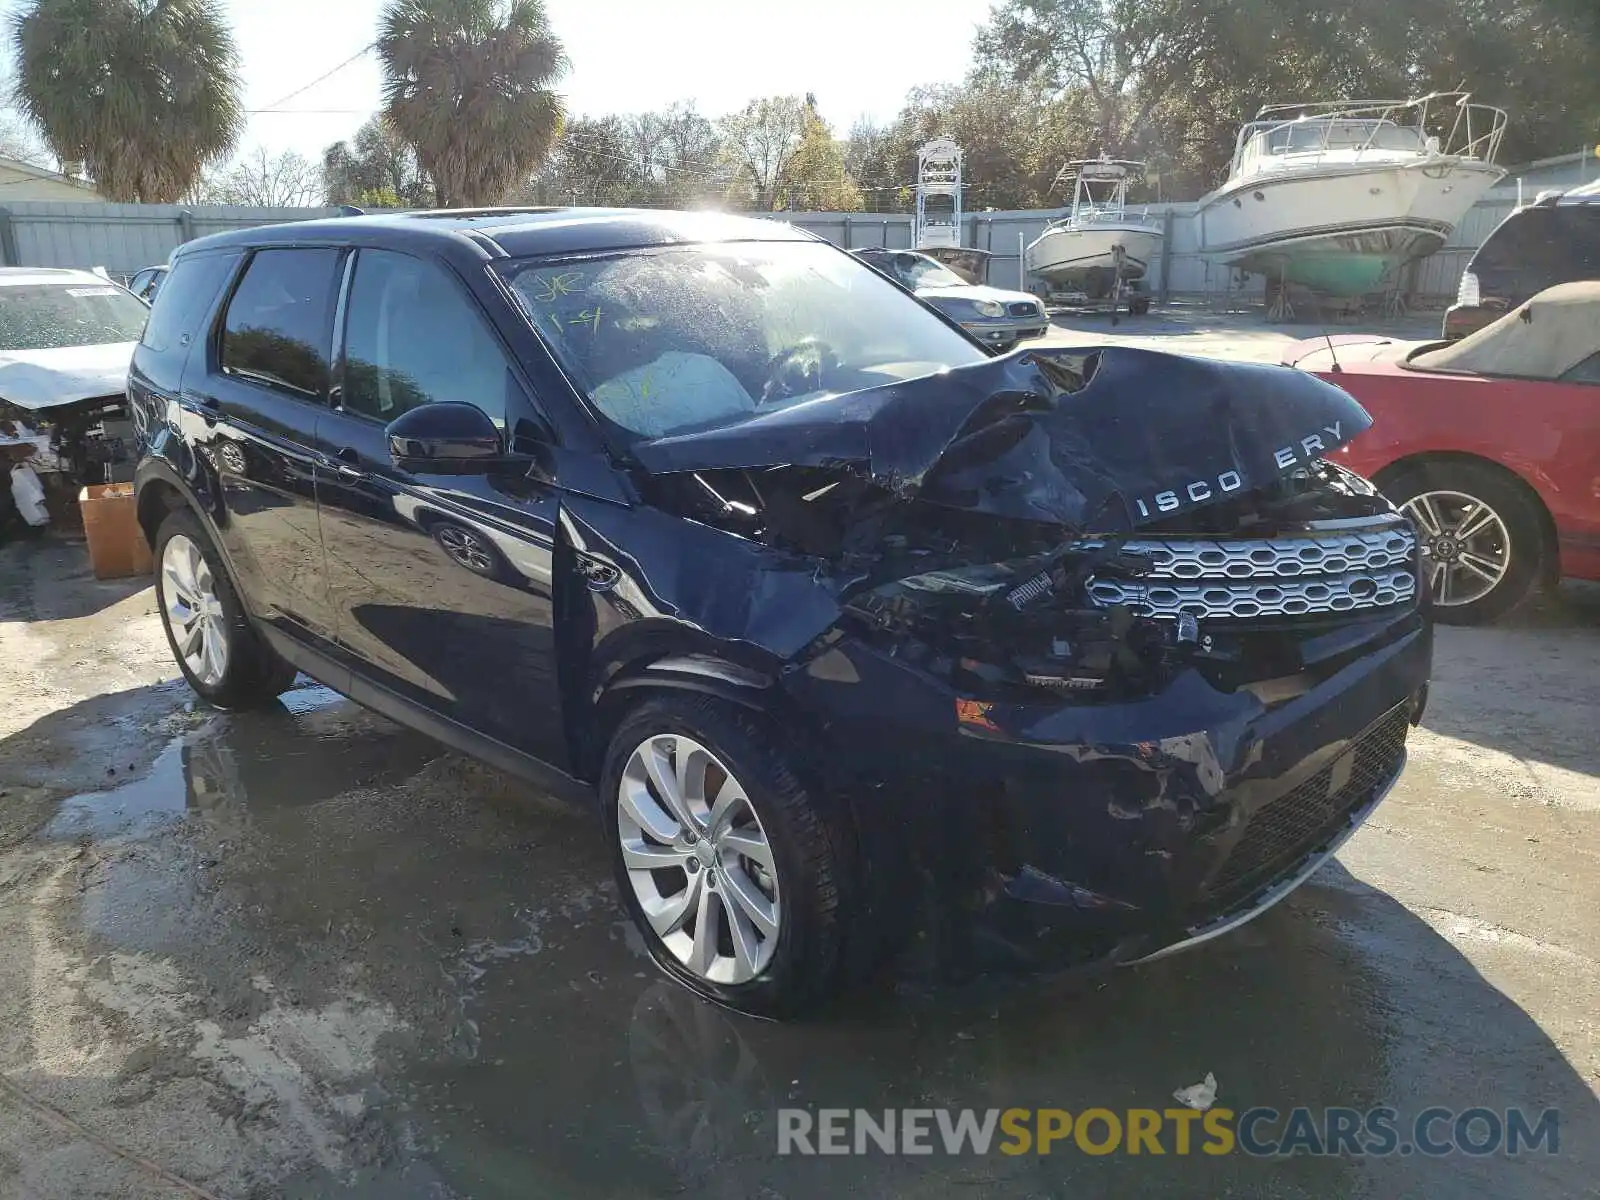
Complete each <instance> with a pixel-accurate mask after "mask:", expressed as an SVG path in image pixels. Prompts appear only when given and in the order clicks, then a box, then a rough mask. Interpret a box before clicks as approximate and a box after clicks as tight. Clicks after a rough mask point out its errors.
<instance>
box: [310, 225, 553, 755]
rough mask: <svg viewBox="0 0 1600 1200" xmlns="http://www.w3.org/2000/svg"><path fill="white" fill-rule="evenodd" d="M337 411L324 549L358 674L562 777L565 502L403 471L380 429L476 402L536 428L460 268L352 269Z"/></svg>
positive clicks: (403, 259)
mask: <svg viewBox="0 0 1600 1200" xmlns="http://www.w3.org/2000/svg"><path fill="white" fill-rule="evenodd" d="M345 311H346V317H345V325H344V330H343V342H342V356H341V359H342V366H341V368H340V375H341V378H340V381H339V386H338V388H337V390H336V394H335V396H334V403H333V406H332V408H331V410H330V411H329V412H327V413H326V414H325V415H324V416H323V419H322V422H321V424H320V425H319V426H318V442H319V448H320V450H321V452H322V458H321V463H320V465H319V467H318V471H317V498H318V501H319V504H320V513H321V525H322V539H323V545H324V547H325V549H326V552H327V560H328V579H329V589H330V594H331V596H332V601H333V606H334V609H335V612H336V614H337V620H338V638H339V643H340V646H341V648H342V649H343V650H344V652H345V654H346V655H347V656H348V659H349V661H350V662H351V665H352V667H353V668H354V669H355V670H356V671H357V672H358V673H360V674H363V675H365V676H366V677H367V678H369V679H370V680H372V681H373V682H375V683H377V684H379V685H380V686H383V687H385V688H387V689H389V690H391V691H393V692H395V693H398V694H399V695H400V696H401V697H403V698H404V699H407V700H410V701H412V702H413V703H416V704H420V705H423V706H425V707H427V708H429V709H432V710H433V711H435V712H437V713H439V714H440V715H442V716H444V717H447V718H449V719H450V720H453V721H456V722H458V723H459V724H461V725H464V726H466V727H468V728H469V729H472V730H474V731H476V732H478V733H481V734H486V735H488V736H490V737H492V738H494V739H495V740H497V741H500V742H502V743H504V744H506V745H508V746H511V747H513V748H515V749H517V750H520V751H523V752H525V753H529V754H532V755H534V756H535V757H537V758H540V759H543V760H544V761H546V762H549V763H551V764H552V765H554V766H557V767H565V765H566V761H565V760H566V753H565V738H564V734H563V729H562V721H561V705H560V694H559V690H558V687H557V682H556V676H555V652H554V646H553V640H552V639H553V614H552V579H551V572H552V558H553V547H554V537H555V525H556V518H557V511H558V501H557V497H556V493H555V492H554V490H553V489H551V488H549V487H546V486H544V485H542V484H539V483H536V482H533V481H530V480H528V479H527V478H525V477H523V476H519V475H517V474H515V473H513V472H508V473H506V474H503V475H435V474H424V473H412V472H408V471H402V470H400V469H399V468H398V467H396V466H395V464H394V461H393V460H392V459H391V458H390V456H389V447H388V438H387V436H386V434H385V433H384V427H385V426H386V425H387V424H388V423H389V422H390V421H392V420H394V419H395V418H396V417H398V416H399V415H400V414H401V413H403V412H405V411H406V410H408V409H411V408H415V407H417V406H418V405H422V404H430V403H434V402H437V401H447V400H454V401H465V402H467V403H470V404H475V405H477V406H478V407H479V408H481V409H483V410H484V411H485V412H486V413H488V414H489V416H490V418H491V419H492V420H493V421H494V422H495V424H496V425H498V426H499V427H500V428H501V429H502V430H505V429H507V428H508V427H511V426H515V425H517V424H518V422H519V421H522V422H523V423H524V424H525V423H526V421H527V420H529V419H532V418H533V417H534V413H533V411H532V406H531V404H530V402H529V400H528V399H527V396H528V393H527V391H526V390H525V388H524V387H523V384H522V382H521V380H520V378H519V373H518V372H517V371H516V370H515V369H514V368H513V367H512V365H511V361H510V358H509V356H508V355H507V354H506V353H505V351H504V349H503V348H502V346H501V344H500V341H499V339H498V337H497V336H496V335H495V334H494V332H493V330H492V329H491V327H490V325H489V323H488V321H487V320H486V319H485V317H484V315H483V314H482V312H481V311H480V310H479V309H478V307H477V303H476V301H475V300H473V299H472V297H471V296H470V295H469V293H468V292H467V291H466V289H465V287H464V286H463V285H462V284H461V282H460V281H459V280H458V279H456V278H455V276H454V275H453V274H452V273H451V272H450V270H449V269H448V268H446V267H445V266H443V265H442V264H440V263H437V262H434V261H432V260H428V259H422V258H415V257H412V256H410V255H406V254H399V253H394V252H391V251H387V250H361V251H359V252H358V253H357V257H356V261H355V264H354V270H353V272H352V274H351V279H350V284H349V290H348V294H347V298H346V302H345Z"/></svg>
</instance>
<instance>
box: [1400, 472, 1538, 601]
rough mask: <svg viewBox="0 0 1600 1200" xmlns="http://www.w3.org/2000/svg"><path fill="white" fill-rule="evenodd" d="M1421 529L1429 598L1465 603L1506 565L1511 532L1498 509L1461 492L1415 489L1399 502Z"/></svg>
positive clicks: (1489, 586) (1491, 585) (1479, 595)
mask: <svg viewBox="0 0 1600 1200" xmlns="http://www.w3.org/2000/svg"><path fill="white" fill-rule="evenodd" d="M1400 511H1401V512H1403V513H1405V514H1406V515H1407V516H1408V517H1410V518H1411V519H1412V521H1413V522H1415V523H1416V526H1417V531H1418V533H1419V534H1420V535H1421V539H1422V544H1421V547H1420V549H1421V554H1422V569H1423V573H1424V574H1425V575H1426V576H1427V579H1428V584H1429V587H1430V588H1431V590H1432V592H1433V602H1434V603H1435V604H1438V605H1440V606H1442V607H1445V608H1454V607H1457V606H1459V605H1464V604H1471V603H1473V602H1474V601H1476V600H1481V599H1483V598H1484V597H1485V596H1487V595H1488V594H1489V593H1490V592H1492V591H1494V589H1495V588H1497V587H1499V586H1500V584H1501V582H1503V581H1504V579H1505V577H1506V572H1507V571H1509V570H1510V569H1511V532H1510V530H1509V529H1508V528H1507V527H1506V523H1505V521H1504V520H1503V519H1502V518H1501V516H1500V514H1499V513H1497V512H1495V510H1494V509H1492V508H1490V507H1489V506H1488V505H1487V504H1485V503H1484V502H1483V501H1482V500H1479V499H1478V498H1477V497H1476V496H1469V495H1467V494H1466V493H1465V492H1450V491H1429V492H1421V493H1418V494H1417V495H1415V496H1413V497H1412V498H1411V499H1410V500H1407V501H1406V502H1405V503H1404V504H1402V505H1401V506H1400Z"/></svg>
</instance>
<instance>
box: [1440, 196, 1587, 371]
mask: <svg viewBox="0 0 1600 1200" xmlns="http://www.w3.org/2000/svg"><path fill="white" fill-rule="evenodd" d="M1586 279H1600V185H1593V184H1591V185H1590V186H1589V187H1587V188H1575V189H1574V190H1572V191H1570V192H1567V193H1565V194H1562V193H1551V194H1549V195H1546V196H1540V197H1539V199H1538V200H1536V201H1535V202H1534V203H1532V204H1530V205H1528V206H1527V207H1525V208H1519V209H1517V210H1516V211H1514V212H1512V213H1511V214H1510V215H1509V216H1507V217H1506V219H1505V220H1503V221H1501V222H1500V224H1498V225H1496V226H1495V227H1494V229H1493V231H1492V232H1491V233H1490V234H1489V236H1488V237H1487V238H1485V239H1484V241H1483V244H1482V245H1481V246H1479V247H1478V249H1477V250H1476V251H1475V252H1474V253H1473V255H1472V261H1471V262H1469V263H1468V264H1467V269H1466V270H1465V271H1464V272H1462V275H1461V286H1460V288H1459V289H1458V290H1457V293H1456V302H1455V303H1454V304H1452V305H1451V306H1450V307H1449V308H1448V309H1446V310H1445V314H1444V333H1443V337H1444V338H1445V340H1446V341H1454V340H1455V339H1456V338H1461V337H1466V336H1467V335H1468V334H1471V333H1476V332H1477V331H1478V330H1480V329H1482V328H1483V327H1484V326H1485V325H1490V324H1493V323H1494V322H1495V321H1498V320H1499V319H1500V318H1501V317H1503V316H1505V315H1506V314H1507V313H1508V312H1510V311H1511V310H1512V309H1514V308H1516V307H1517V306H1518V305H1520V304H1526V303H1527V302H1528V301H1529V300H1532V299H1533V298H1534V297H1535V296H1537V295H1538V294H1539V293H1540V292H1542V291H1544V290H1545V289H1546V288H1552V287H1555V286H1556V285H1557V284H1561V283H1577V282H1580V281H1582V280H1586Z"/></svg>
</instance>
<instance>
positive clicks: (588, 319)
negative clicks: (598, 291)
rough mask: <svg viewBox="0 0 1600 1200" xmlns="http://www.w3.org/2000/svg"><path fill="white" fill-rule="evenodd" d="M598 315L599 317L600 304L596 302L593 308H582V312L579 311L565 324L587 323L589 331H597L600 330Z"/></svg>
mask: <svg viewBox="0 0 1600 1200" xmlns="http://www.w3.org/2000/svg"><path fill="white" fill-rule="evenodd" d="M600 317H601V311H600V306H599V305H598V304H596V305H595V306H594V307H593V308H587V309H584V311H583V312H581V313H579V314H578V315H577V316H575V317H573V318H572V319H571V320H569V321H568V322H567V324H568V325H587V326H588V327H589V332H590V333H599V332H600Z"/></svg>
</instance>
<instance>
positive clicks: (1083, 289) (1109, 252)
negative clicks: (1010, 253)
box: [1023, 155, 1162, 312]
mask: <svg viewBox="0 0 1600 1200" xmlns="http://www.w3.org/2000/svg"><path fill="white" fill-rule="evenodd" d="M1143 173H1144V164H1143V163H1141V162H1132V161H1129V160H1126V159H1113V158H1108V157H1106V156H1104V155H1102V156H1101V157H1099V158H1091V159H1082V160H1079V161H1077V162H1070V163H1068V164H1067V165H1066V166H1064V167H1062V168H1061V172H1060V174H1058V175H1057V176H1056V182H1057V183H1058V184H1064V183H1067V182H1071V183H1072V185H1073V188H1072V209H1071V211H1070V212H1069V213H1068V214H1067V215H1066V216H1065V217H1063V218H1062V219H1061V220H1059V221H1055V222H1053V223H1051V224H1050V225H1047V226H1046V227H1045V230H1044V232H1043V233H1041V234H1040V235H1039V236H1038V237H1037V238H1035V239H1034V240H1033V242H1032V243H1031V244H1030V245H1029V246H1028V247H1027V249H1026V251H1025V252H1024V258H1023V262H1024V265H1025V266H1026V268H1027V272H1028V274H1029V275H1030V276H1031V277H1032V278H1033V279H1034V280H1035V285H1034V290H1035V291H1036V292H1038V293H1039V294H1040V295H1042V296H1045V297H1046V298H1051V299H1054V298H1056V297H1058V296H1062V295H1067V296H1081V297H1082V299H1083V300H1084V301H1086V302H1089V301H1096V300H1106V299H1110V300H1113V301H1115V300H1119V299H1120V298H1121V295H1122V292H1123V290H1124V289H1125V288H1126V287H1127V285H1129V284H1131V283H1135V282H1136V281H1138V280H1141V279H1143V278H1144V275H1145V272H1146V271H1148V270H1149V268H1150V264H1151V263H1152V262H1154V261H1155V259H1156V256H1157V255H1158V254H1160V252H1161V240H1162V230H1161V226H1160V225H1158V224H1156V223H1154V222H1153V221H1151V220H1150V218H1149V215H1148V213H1145V214H1143V215H1133V214H1130V213H1129V212H1128V185H1129V183H1131V182H1132V181H1134V180H1135V179H1138V178H1139V177H1140V176H1142V175H1143ZM1149 304H1150V301H1149V298H1148V297H1141V298H1138V299H1135V300H1134V301H1133V302H1132V305H1133V307H1134V308H1135V309H1137V310H1138V311H1141V312H1142V311H1144V309H1146V308H1148V307H1149Z"/></svg>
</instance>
